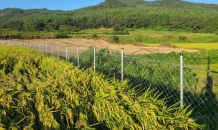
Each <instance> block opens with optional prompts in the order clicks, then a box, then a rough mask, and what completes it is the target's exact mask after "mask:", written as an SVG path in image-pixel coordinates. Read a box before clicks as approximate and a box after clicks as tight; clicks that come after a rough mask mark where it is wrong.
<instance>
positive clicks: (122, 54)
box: [121, 48, 124, 81]
mask: <svg viewBox="0 0 218 130" xmlns="http://www.w3.org/2000/svg"><path fill="white" fill-rule="evenodd" d="M123 53H124V48H122V51H121V54H122V55H121V81H123V55H124V54H123Z"/></svg>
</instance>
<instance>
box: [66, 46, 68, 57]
mask: <svg viewBox="0 0 218 130" xmlns="http://www.w3.org/2000/svg"><path fill="white" fill-rule="evenodd" d="M67 51H68V45H67V44H66V60H67V54H68V53H67Z"/></svg>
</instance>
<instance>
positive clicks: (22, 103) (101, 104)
mask: <svg viewBox="0 0 218 130" xmlns="http://www.w3.org/2000/svg"><path fill="white" fill-rule="evenodd" d="M166 101H167V99H166V98H163V99H160V93H156V92H155V90H154V89H147V90H145V91H144V92H143V93H141V91H136V90H135V89H134V88H130V86H129V85H128V84H127V81H123V82H120V81H118V80H116V79H115V78H109V79H108V78H107V77H106V76H104V75H102V74H99V73H96V72H94V71H93V70H92V69H91V68H88V69H79V68H78V67H75V66H73V65H72V63H69V62H66V61H64V60H62V59H58V58H56V57H54V56H48V55H45V54H43V53H40V52H38V51H35V50H32V49H27V48H22V47H17V46H3V45H0V129H1V130H6V129H13V130H19V129H24V130H26V129H57V130H62V129H63V130H64V129H97V130H102V129H132V130H134V129H135V130H138V129H153V130H159V129H184V130H188V129H201V128H203V127H205V126H206V125H199V124H197V123H196V122H195V117H190V115H191V114H192V112H193V110H189V107H183V108H180V107H178V105H179V103H176V104H174V105H172V106H167V105H166Z"/></svg>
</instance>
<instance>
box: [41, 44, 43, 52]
mask: <svg viewBox="0 0 218 130" xmlns="http://www.w3.org/2000/svg"><path fill="white" fill-rule="evenodd" d="M41 51H42V52H43V43H41Z"/></svg>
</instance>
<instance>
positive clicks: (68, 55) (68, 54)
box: [67, 46, 70, 61]
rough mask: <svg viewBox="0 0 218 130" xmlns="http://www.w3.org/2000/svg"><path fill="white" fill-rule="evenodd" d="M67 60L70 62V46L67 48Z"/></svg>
mask: <svg viewBox="0 0 218 130" xmlns="http://www.w3.org/2000/svg"><path fill="white" fill-rule="evenodd" d="M67 60H68V61H70V51H69V46H67Z"/></svg>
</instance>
